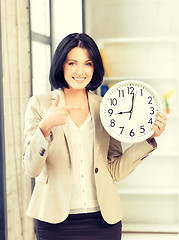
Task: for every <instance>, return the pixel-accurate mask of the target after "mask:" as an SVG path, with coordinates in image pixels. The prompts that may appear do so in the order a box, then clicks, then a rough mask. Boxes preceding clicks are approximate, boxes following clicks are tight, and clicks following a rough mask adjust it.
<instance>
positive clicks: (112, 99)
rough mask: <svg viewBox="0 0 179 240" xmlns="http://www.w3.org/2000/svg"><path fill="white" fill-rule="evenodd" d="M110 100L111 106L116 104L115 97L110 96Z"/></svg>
mask: <svg viewBox="0 0 179 240" xmlns="http://www.w3.org/2000/svg"><path fill="white" fill-rule="evenodd" d="M110 100H111V106H116V105H117V99H116V98H110Z"/></svg>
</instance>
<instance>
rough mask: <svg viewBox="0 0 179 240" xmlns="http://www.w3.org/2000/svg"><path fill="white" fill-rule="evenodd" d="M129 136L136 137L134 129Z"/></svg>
mask: <svg viewBox="0 0 179 240" xmlns="http://www.w3.org/2000/svg"><path fill="white" fill-rule="evenodd" d="M129 135H130V136H131V137H134V135H135V132H134V129H131V131H130V133H129Z"/></svg>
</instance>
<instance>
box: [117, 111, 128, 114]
mask: <svg viewBox="0 0 179 240" xmlns="http://www.w3.org/2000/svg"><path fill="white" fill-rule="evenodd" d="M130 112H131V111H127V112H118V113H115V114H123V113H130Z"/></svg>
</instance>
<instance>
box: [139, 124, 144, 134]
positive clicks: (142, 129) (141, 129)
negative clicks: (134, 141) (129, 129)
mask: <svg viewBox="0 0 179 240" xmlns="http://www.w3.org/2000/svg"><path fill="white" fill-rule="evenodd" d="M144 132H145V128H144V125H142V126H140V133H144Z"/></svg>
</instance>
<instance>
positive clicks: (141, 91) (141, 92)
mask: <svg viewBox="0 0 179 240" xmlns="http://www.w3.org/2000/svg"><path fill="white" fill-rule="evenodd" d="M140 94H141V97H143V89H142V88H141V89H140Z"/></svg>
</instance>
